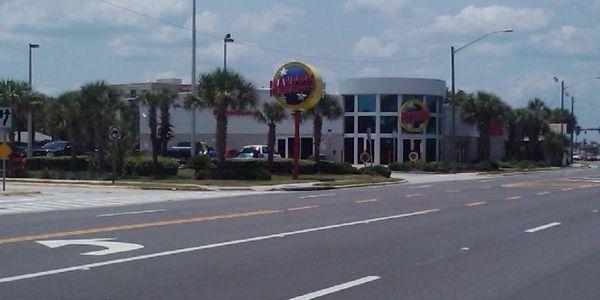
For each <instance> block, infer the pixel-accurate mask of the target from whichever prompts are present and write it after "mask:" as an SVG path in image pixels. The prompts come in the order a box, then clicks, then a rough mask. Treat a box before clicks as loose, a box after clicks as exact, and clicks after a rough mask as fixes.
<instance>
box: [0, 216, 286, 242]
mask: <svg viewBox="0 0 600 300" xmlns="http://www.w3.org/2000/svg"><path fill="white" fill-rule="evenodd" d="M280 212H282V211H281V210H258V211H250V212H243V213H232V214H224V215H214V216H200V217H191V218H183V219H174V220H166V221H156V222H145V223H136V224H125V225H114V226H108V227H96V228H85V229H79V230H71V231H62V232H50V233H43V234H37V235H28V236H18V237H11V238H4V239H0V244H7V243H16V242H25V241H33V240H39V239H48V238H57V237H65V236H73V235H82V234H90V233H100V232H109V231H119V230H129V229H139V228H148V227H158V226H167V225H175V224H184V223H197V222H205V221H213V220H224V219H233V218H241V217H251V216H261V215H270V214H276V213H280Z"/></svg>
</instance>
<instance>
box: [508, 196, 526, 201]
mask: <svg viewBox="0 0 600 300" xmlns="http://www.w3.org/2000/svg"><path fill="white" fill-rule="evenodd" d="M521 198H523V197H521V196H514V197H508V198H506V200H517V199H521Z"/></svg>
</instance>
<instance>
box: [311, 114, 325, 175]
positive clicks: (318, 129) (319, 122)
mask: <svg viewBox="0 0 600 300" xmlns="http://www.w3.org/2000/svg"><path fill="white" fill-rule="evenodd" d="M322 130H323V118H322V117H321V116H315V119H314V123H313V138H314V140H315V141H314V142H315V166H316V168H317V169H318V165H319V162H320V160H321V138H322Z"/></svg>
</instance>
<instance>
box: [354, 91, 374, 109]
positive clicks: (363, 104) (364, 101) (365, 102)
mask: <svg viewBox="0 0 600 300" xmlns="http://www.w3.org/2000/svg"><path fill="white" fill-rule="evenodd" d="M375 99H376V97H375V95H358V112H375V110H376V103H375Z"/></svg>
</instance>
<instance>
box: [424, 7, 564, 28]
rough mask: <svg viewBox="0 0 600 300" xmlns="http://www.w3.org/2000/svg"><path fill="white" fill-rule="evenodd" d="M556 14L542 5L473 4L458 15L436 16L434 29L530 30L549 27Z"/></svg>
mask: <svg viewBox="0 0 600 300" xmlns="http://www.w3.org/2000/svg"><path fill="white" fill-rule="evenodd" d="M552 18H553V14H552V13H551V12H548V11H546V10H544V9H540V8H526V7H510V6H502V5H491V6H481V7H480V6H475V5H469V6H467V7H465V8H463V9H462V10H461V11H460V12H459V13H458V14H456V15H442V16H439V17H437V18H436V19H435V21H434V23H433V24H432V26H431V28H430V29H431V30H434V31H442V32H457V33H468V32H483V31H495V30H502V29H506V28H513V29H515V30H518V31H529V30H535V29H540V28H544V27H546V26H547V25H548V24H549V23H550V21H552Z"/></svg>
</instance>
